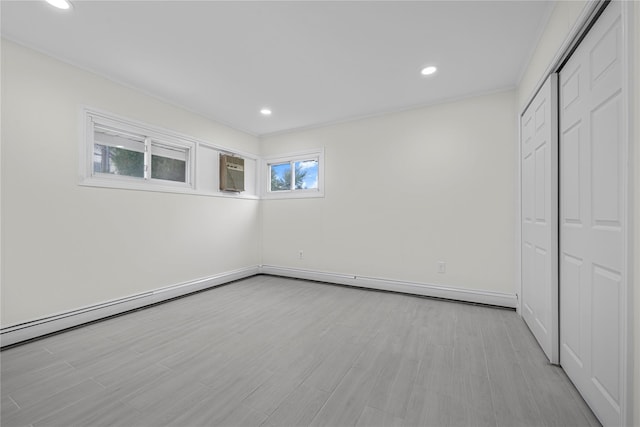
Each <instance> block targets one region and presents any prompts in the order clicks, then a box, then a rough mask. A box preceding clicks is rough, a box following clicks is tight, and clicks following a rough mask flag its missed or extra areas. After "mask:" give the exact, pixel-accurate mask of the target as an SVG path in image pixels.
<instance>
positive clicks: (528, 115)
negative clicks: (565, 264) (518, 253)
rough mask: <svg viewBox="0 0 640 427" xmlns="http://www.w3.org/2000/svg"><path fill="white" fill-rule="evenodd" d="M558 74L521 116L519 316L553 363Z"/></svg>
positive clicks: (555, 357) (555, 353)
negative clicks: (520, 314) (520, 272)
mask: <svg viewBox="0 0 640 427" xmlns="http://www.w3.org/2000/svg"><path fill="white" fill-rule="evenodd" d="M557 105H558V101H557V75H555V74H554V75H551V76H550V77H549V79H548V80H547V81H546V83H545V84H544V85H543V86H542V88H541V89H540V91H539V92H538V94H537V95H536V97H535V98H534V99H533V101H532V102H531V104H530V105H529V107H528V108H527V109H526V111H525V112H524V114H523V115H522V117H521V122H520V127H521V140H522V143H521V170H522V185H521V194H522V249H521V250H522V292H521V294H522V295H521V301H522V302H521V313H522V317H523V318H524V320H525V322H526V323H527V325H528V326H529V328H530V329H531V332H533V335H534V336H535V337H536V339H537V340H538V343H539V344H540V347H542V350H543V351H544V352H545V354H546V355H547V357H548V358H549V361H550V362H551V363H555V364H557V363H559V355H558V222H557V218H558V207H557V200H558V143H557V135H558V132H557V129H558V127H557V117H558V115H557V111H558V110H557Z"/></svg>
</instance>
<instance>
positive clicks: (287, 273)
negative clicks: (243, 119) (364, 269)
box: [0, 265, 517, 348]
mask: <svg viewBox="0 0 640 427" xmlns="http://www.w3.org/2000/svg"><path fill="white" fill-rule="evenodd" d="M257 274H266V275H271V276H281V277H290V278H294V279H304V280H313V281H316V282H325V283H333V284H338V285H347V286H354V287H359V288H367V289H377V290H384V291H391V292H399V293H404V294H411V295H421V296H428V297H434V298H443V299H449V300H455V301H463V302H471V303H477V304H486V305H493V306H498V307H507V308H515V307H516V304H517V299H516V296H515V294H506V293H499V292H490V291H479V290H473V289H464V288H453V287H446V286H440V285H433V284H425V283H414V282H406V281H399V280H390V279H379V278H373V277H366V276H359V275H352V274H342V273H328V272H321V271H313V270H304V269H295V268H288V267H278V266H273V265H261V266H254V267H248V268H244V269H240V270H234V271H230V272H226V273H222V274H218V275H215V276H210V277H206V278H202V279H197V280H193V281H190V282H185V283H180V284H177V285H173V286H168V287H165V288H160V289H157V290H154V291H150V292H144V293H141V294H136V295H131V296H128V297H125V298H121V299H117V300H112V301H107V302H104V303H100V304H95V305H91V306H87V307H82V308H79V309H76V310H71V311H67V312H64V313H59V314H55V315H52V316H48V317H43V318H40V319H36V320H33V321H29V322H23V323H18V324H14V325H11V326H7V327H5V328H1V329H0V347H2V348H5V347H8V346H12V345H14V344H18V343H21V342H24V341H28V340H31V339H34V338H38V337H41V336H44V335H49V334H52V333H56V332H60V331H63V330H65V329H69V328H73V327H77V326H80V325H83V324H86V323H90V322H93V321H96V320H100V319H104V318H108V317H111V316H115V315H118V314H122V313H126V312H128V311H132V310H137V309H140V308H143V307H146V306H149V305H153V304H156V303H159V302H162V301H166V300H170V299H173V298H177V297H180V296H184V295H188V294H191V293H194V292H197V291H200V290H204V289H208V288H212V287H216V286H220V285H223V284H226V283H229V282H233V281H235V280H239V279H244V278H247V277H251V276H255V275H257Z"/></svg>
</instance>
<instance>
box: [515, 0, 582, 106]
mask: <svg viewBox="0 0 640 427" xmlns="http://www.w3.org/2000/svg"><path fill="white" fill-rule="evenodd" d="M589 3H591V1H585V0H575V1H562V0H561V1H557V2H556V5H555V6H554V9H553V11H552V13H551V16H550V17H549V20H548V21H547V24H546V26H545V29H544V31H543V32H542V34H541V35H540V39H539V41H538V45H537V46H536V48H535V49H534V51H533V53H532V56H531V59H530V61H529V64H528V65H527V69H526V70H525V72H524V73H523V75H522V79H521V80H520V83H519V85H518V104H517V105H518V107H519V108H518V113H520V112H521V111H522V109H523V107H524V105H525V103H526V102H528V101H529V100H530V99H531V97H532V96H533V91H534V90H536V86H537V85H538V83H541V82H540V80H541V79H542V77H543V75H544V72H545V71H546V70H547V68H548V67H549V66H550V65H551V62H552V61H553V58H554V56H555V55H556V54H557V53H558V51H559V50H560V48H561V46H562V44H563V42H564V41H565V39H566V38H567V35H568V34H569V32H570V31H571V30H572V29H573V27H574V26H575V25H577V20H578V17H579V16H580V14H581V13H582V11H583V10H584V9H585V7H586V6H587V5H588V4H589Z"/></svg>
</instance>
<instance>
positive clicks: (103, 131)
mask: <svg viewBox="0 0 640 427" xmlns="http://www.w3.org/2000/svg"><path fill="white" fill-rule="evenodd" d="M86 148H87V161H88V165H87V167H86V168H85V183H87V184H90V185H101V186H111V187H124V188H136V189H138V188H140V187H141V186H143V187H148V186H155V187H161V186H169V187H176V186H178V187H186V188H193V177H192V173H191V170H192V169H193V168H192V163H193V159H194V151H195V144H194V143H193V142H191V141H189V140H187V139H186V138H182V137H180V136H176V135H174V134H171V133H170V132H168V131H162V130H158V129H152V128H150V127H146V126H144V125H138V124H132V123H130V122H126V121H124V120H121V119H117V118H113V117H107V116H106V115H104V114H99V113H94V112H90V111H86ZM89 158H90V159H89ZM87 181H88V182H87ZM149 189H151V188H149Z"/></svg>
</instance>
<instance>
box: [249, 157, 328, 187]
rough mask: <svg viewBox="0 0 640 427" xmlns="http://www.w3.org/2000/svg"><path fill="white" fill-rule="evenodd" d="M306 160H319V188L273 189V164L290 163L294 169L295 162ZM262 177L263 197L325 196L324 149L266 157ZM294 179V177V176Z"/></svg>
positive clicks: (263, 161) (263, 160) (263, 162)
mask: <svg viewBox="0 0 640 427" xmlns="http://www.w3.org/2000/svg"><path fill="white" fill-rule="evenodd" d="M304 160H317V161H318V188H310V189H295V188H292V189H291V190H278V191H272V190H271V165H275V164H283V163H290V164H291V167H292V169H293V168H294V165H293V164H294V163H295V162H298V161H304ZM261 163H262V166H261V173H260V177H261V179H262V181H263V182H262V185H261V188H262V192H261V196H262V198H263V199H305V198H315V197H324V149H323V148H321V149H316V150H309V151H302V152H296V153H289V154H283V155H277V156H272V157H265V158H263V159H262V162H261ZM292 179H293V177H292Z"/></svg>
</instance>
